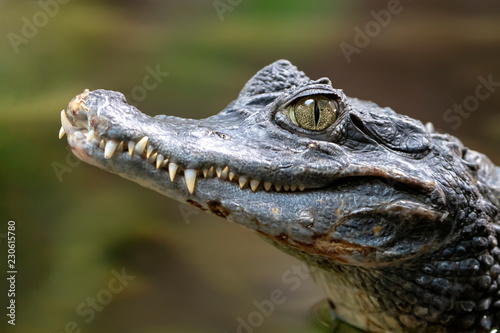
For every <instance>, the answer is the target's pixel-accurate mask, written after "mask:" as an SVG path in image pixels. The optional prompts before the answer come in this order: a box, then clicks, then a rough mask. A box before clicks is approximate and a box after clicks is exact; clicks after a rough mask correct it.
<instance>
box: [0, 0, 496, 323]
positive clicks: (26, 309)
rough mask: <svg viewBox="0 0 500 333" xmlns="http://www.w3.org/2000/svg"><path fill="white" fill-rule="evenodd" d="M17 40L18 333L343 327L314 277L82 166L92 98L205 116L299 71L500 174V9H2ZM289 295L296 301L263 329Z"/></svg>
mask: <svg viewBox="0 0 500 333" xmlns="http://www.w3.org/2000/svg"><path fill="white" fill-rule="evenodd" d="M0 31H1V32H2V35H3V36H2V38H1V39H0V156H1V158H2V163H1V164H0V190H1V192H0V193H1V195H2V200H0V212H1V214H0V217H1V219H0V226H1V227H0V241H1V243H0V248H1V250H2V251H1V253H2V254H1V256H4V257H1V258H0V263H1V264H0V267H1V272H0V276H1V280H0V300H2V306H1V308H2V309H5V306H6V304H7V303H6V302H7V295H6V294H7V292H6V291H7V289H8V286H7V284H6V277H5V272H6V270H7V268H6V256H7V255H6V248H7V247H6V245H7V242H6V239H5V233H6V232H7V221H9V220H14V221H16V223H17V229H16V236H17V262H16V266H17V267H16V268H17V270H18V275H17V288H16V302H17V303H16V304H17V318H16V326H15V327H12V326H11V325H8V324H7V320H6V317H5V315H4V314H3V311H4V310H2V320H1V322H0V331H1V332H19V333H21V332H23V333H24V332H52V333H60V332H94V333H100V332H127V333H139V332H140V333H158V332H237V330H238V326H239V325H242V324H241V320H243V321H246V322H247V323H248V321H249V319H250V321H252V320H253V323H254V324H255V325H254V326H255V327H253V326H252V327H247V328H241V329H240V331H239V332H245V333H247V332H292V333H294V332H326V331H325V330H324V329H322V328H321V327H319V326H318V325H315V324H314V320H313V319H312V316H311V312H310V309H311V307H312V306H313V305H314V304H315V303H316V302H318V301H319V300H321V299H322V293H321V291H320V290H319V289H318V288H317V287H316V286H315V285H314V282H313V281H312V280H311V279H310V278H301V279H300V280H298V281H299V282H300V283H299V285H300V287H299V288H297V289H296V290H291V288H290V284H287V282H286V279H284V278H283V276H284V274H287V273H289V272H290V269H292V267H293V265H295V264H297V263H298V262H297V261H296V260H295V259H293V258H291V257H288V256H287V255H285V254H282V253H281V252H279V251H277V250H275V249H274V248H272V247H271V246H270V245H268V244H267V243H265V242H264V241H262V240H261V239H260V238H259V237H257V236H256V235H255V234H253V233H252V232H249V231H247V230H244V229H243V228H240V227H239V226H237V225H232V224H230V223H227V222H226V221H225V220H222V219H219V218H216V217H213V216H211V215H208V214H205V213H201V212H197V211H194V210H192V209H191V208H189V207H187V206H184V205H180V204H178V203H177V202H174V201H173V200H170V199H167V198H164V197H162V196H160V195H159V194H156V193H155V192H152V191H150V190H147V189H144V188H142V187H140V186H139V185H136V184H135V183H132V182H129V181H126V180H124V179H121V178H120V177H118V176H114V175H111V174H107V173H105V172H103V171H101V170H99V169H97V168H95V167H92V166H89V165H87V164H84V163H79V162H78V161H77V160H76V159H75V158H74V157H72V155H71V153H69V150H68V149H67V144H66V142H65V141H66V140H65V139H63V140H58V139H57V134H58V131H59V128H60V110H61V109H63V108H65V107H66V105H67V103H68V102H69V101H70V99H71V98H73V97H74V96H75V95H76V94H78V93H81V92H82V91H83V90H84V89H85V88H89V89H91V90H92V89H98V88H105V89H112V90H117V91H121V92H123V93H124V94H125V95H127V97H128V100H129V101H130V102H131V103H132V104H135V105H137V106H138V107H139V108H140V109H141V110H142V111H143V112H145V113H147V114H150V115H156V114H169V115H176V116H181V117H190V118H204V117H207V116H210V115H212V114H215V113H217V112H219V111H220V110H222V109H223V108H224V107H225V106H226V105H227V104H228V103H229V102H230V101H231V100H233V99H234V98H235V97H236V96H237V94H238V92H239V90H240V89H241V88H242V87H243V85H244V84H245V82H246V81H247V80H248V79H249V78H250V77H251V76H252V75H253V74H255V72H256V71H257V70H259V69H260V68H262V67H263V66H265V65H267V64H269V63H271V62H273V61H275V60H277V59H281V58H285V59H289V60H290V61H292V63H294V64H295V65H296V66H298V67H299V69H301V70H303V71H305V72H306V74H307V75H308V76H310V77H311V78H319V77H323V76H327V77H329V78H330V79H331V80H332V82H333V85H334V87H336V88H343V89H344V91H345V92H346V94H347V95H348V96H353V97H358V98H361V99H368V100H372V101H375V102H377V103H378V104H379V105H382V106H390V107H392V108H393V109H394V110H396V111H397V112H399V113H402V114H407V115H409V116H411V117H414V118H417V119H420V120H422V121H423V122H429V121H430V122H433V123H434V125H435V127H436V128H438V129H440V130H441V131H445V132H449V133H451V134H453V135H455V136H457V137H459V138H460V139H461V140H462V141H463V142H464V143H465V144H466V145H467V146H469V147H470V148H472V149H475V150H479V151H481V152H483V153H485V154H487V155H488V156H489V157H490V158H491V159H492V160H493V161H494V162H495V163H496V164H500V151H499V145H500V126H499V125H500V112H499V110H500V91H498V90H499V85H500V84H496V86H495V84H494V83H490V84H489V87H483V88H481V89H482V90H481V92H482V93H483V95H481V98H479V97H478V96H477V95H476V91H477V89H478V87H479V86H481V85H483V86H484V82H487V81H488V80H489V81H493V82H500V62H499V59H500V3H498V2H495V3H494V2H491V1H482V0H481V1H474V2H471V1H457V0H446V1H439V2H437V1H410V0H401V1H396V0H392V1H378V0H377V1H373V0H372V1H356V2H355V1H338V0H335V1H299V0H293V1H286V2H285V1H264V0H240V1H236V0H231V1H230V0H215V1H213V0H210V1H201V0H187V1H157V0H143V1H139V0H135V1H134V0H122V1H117V0H114V1H85V2H83V1H78V2H77V1H68V0H47V1H14V0H0ZM151 71H153V72H155V71H156V72H157V73H158V72H161V73H162V74H161V75H158V77H157V83H158V84H157V85H156V87H155V88H154V89H150V90H146V89H145V88H144V84H143V80H144V78H145V77H146V76H147V75H150V73H151ZM166 73H168V75H167V74H166ZM486 91H488V92H489V94H488V95H487V96H484V92H486ZM460 108H461V111H460ZM123 273H125V277H124V276H123V275H122V280H121V282H118V281H119V280H116V276H117V275H120V274H123ZM110 283H111V285H110ZM119 286H122V287H123V288H119V289H120V290H119V291H117V289H118V287H119ZM275 289H279V290H282V291H283V292H284V295H285V297H286V302H284V303H283V304H280V305H276V306H275V308H274V310H273V313H272V314H271V315H269V316H268V317H267V316H264V315H261V317H262V318H263V320H259V315H257V314H255V312H256V311H258V308H257V307H256V305H255V304H256V303H255V301H257V303H258V302H262V301H264V300H268V299H269V297H270V293H271V292H272V291H273V290H275ZM252 316H253V317H252ZM238 318H240V319H241V320H238ZM257 324H258V325H257ZM342 331H343V332H352V330H351V329H349V328H343V329H342Z"/></svg>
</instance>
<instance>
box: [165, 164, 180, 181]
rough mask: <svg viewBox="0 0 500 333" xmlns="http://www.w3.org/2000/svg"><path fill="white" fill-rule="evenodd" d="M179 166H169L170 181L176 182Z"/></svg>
mask: <svg viewBox="0 0 500 333" xmlns="http://www.w3.org/2000/svg"><path fill="white" fill-rule="evenodd" d="M178 167H179V166H178V165H177V164H175V163H169V165H168V174H169V175H170V181H174V179H175V173H176V172H177V168H178Z"/></svg>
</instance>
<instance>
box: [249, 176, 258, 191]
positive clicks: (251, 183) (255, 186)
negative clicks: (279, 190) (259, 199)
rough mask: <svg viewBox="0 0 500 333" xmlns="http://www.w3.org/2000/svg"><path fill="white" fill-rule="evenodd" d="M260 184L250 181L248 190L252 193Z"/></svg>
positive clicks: (256, 181)
mask: <svg viewBox="0 0 500 333" xmlns="http://www.w3.org/2000/svg"><path fill="white" fill-rule="evenodd" d="M259 184H260V182H259V181H258V180H255V179H254V180H251V181H250V188H251V189H252V191H253V192H255V190H256V189H257V187H259Z"/></svg>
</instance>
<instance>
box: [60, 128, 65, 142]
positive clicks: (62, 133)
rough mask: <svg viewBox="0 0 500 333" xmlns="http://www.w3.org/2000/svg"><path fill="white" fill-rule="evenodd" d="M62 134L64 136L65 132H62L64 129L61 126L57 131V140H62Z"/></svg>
mask: <svg viewBox="0 0 500 333" xmlns="http://www.w3.org/2000/svg"><path fill="white" fill-rule="evenodd" d="M64 134H66V132H65V131H64V127H62V126H61V129H60V130H59V139H62V137H63V136H64Z"/></svg>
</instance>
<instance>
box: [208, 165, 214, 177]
mask: <svg viewBox="0 0 500 333" xmlns="http://www.w3.org/2000/svg"><path fill="white" fill-rule="evenodd" d="M213 176H214V167H211V168H210V169H208V177H213Z"/></svg>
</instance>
